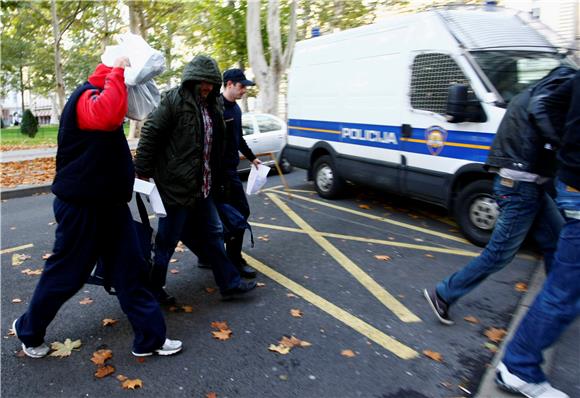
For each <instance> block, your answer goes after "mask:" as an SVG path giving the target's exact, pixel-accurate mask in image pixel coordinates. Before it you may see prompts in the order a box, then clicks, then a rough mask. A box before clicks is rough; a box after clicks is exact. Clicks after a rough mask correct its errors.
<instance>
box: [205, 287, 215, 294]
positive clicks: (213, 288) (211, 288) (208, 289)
mask: <svg viewBox="0 0 580 398" xmlns="http://www.w3.org/2000/svg"><path fill="white" fill-rule="evenodd" d="M205 291H206V292H208V293H209V294H212V293H215V292H216V291H217V289H216V288H215V287H206V288H205Z"/></svg>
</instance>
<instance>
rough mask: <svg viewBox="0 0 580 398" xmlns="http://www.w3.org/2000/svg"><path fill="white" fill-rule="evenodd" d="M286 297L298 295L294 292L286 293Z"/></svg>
mask: <svg viewBox="0 0 580 398" xmlns="http://www.w3.org/2000/svg"><path fill="white" fill-rule="evenodd" d="M286 297H298V296H297V295H295V294H294V293H286Z"/></svg>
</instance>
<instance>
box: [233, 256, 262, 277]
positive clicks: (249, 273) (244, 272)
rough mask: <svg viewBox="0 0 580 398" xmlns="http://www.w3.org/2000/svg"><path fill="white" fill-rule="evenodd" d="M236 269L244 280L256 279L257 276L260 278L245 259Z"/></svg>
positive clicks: (241, 260)
mask: <svg viewBox="0 0 580 398" xmlns="http://www.w3.org/2000/svg"><path fill="white" fill-rule="evenodd" d="M236 268H237V269H238V272H239V273H240V275H241V276H242V278H248V279H254V278H255V277H256V276H258V273H257V272H256V270H255V269H253V268H252V267H250V266H249V265H248V263H247V262H246V260H245V259H244V258H243V257H242V258H241V259H240V262H239V263H238V266H237V267H236Z"/></svg>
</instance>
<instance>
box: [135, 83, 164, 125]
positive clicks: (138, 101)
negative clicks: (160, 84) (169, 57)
mask: <svg viewBox="0 0 580 398" xmlns="http://www.w3.org/2000/svg"><path fill="white" fill-rule="evenodd" d="M127 89H128V97H127V102H128V107H127V117H128V118H129V119H133V120H145V118H147V115H149V113H151V111H153V109H155V108H157V107H158V106H159V102H160V101H161V95H160V94H159V90H158V89H157V86H156V85H155V82H154V81H153V80H149V81H148V82H147V83H145V84H138V85H136V86H127Z"/></svg>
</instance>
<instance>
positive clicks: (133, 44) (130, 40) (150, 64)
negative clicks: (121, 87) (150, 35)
mask: <svg viewBox="0 0 580 398" xmlns="http://www.w3.org/2000/svg"><path fill="white" fill-rule="evenodd" d="M117 40H118V41H119V44H118V45H116V46H107V47H106V48H105V52H104V53H103V55H101V61H102V62H103V64H105V65H107V66H113V63H114V62H115V59H117V58H119V57H122V56H124V57H128V58H129V61H130V62H131V66H128V67H126V68H125V84H127V85H128V86H134V85H137V84H143V83H146V82H147V81H149V80H151V79H153V78H154V77H155V76H157V75H160V74H161V73H163V72H164V71H165V57H164V56H163V54H162V53H161V52H160V51H157V50H155V49H153V48H152V47H151V46H150V45H149V44H147V42H146V41H145V40H144V39H143V38H142V37H141V36H139V35H135V34H133V33H123V34H122V35H119V36H118V37H117Z"/></svg>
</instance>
